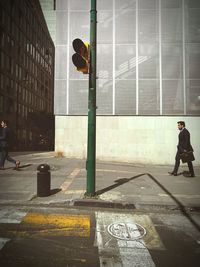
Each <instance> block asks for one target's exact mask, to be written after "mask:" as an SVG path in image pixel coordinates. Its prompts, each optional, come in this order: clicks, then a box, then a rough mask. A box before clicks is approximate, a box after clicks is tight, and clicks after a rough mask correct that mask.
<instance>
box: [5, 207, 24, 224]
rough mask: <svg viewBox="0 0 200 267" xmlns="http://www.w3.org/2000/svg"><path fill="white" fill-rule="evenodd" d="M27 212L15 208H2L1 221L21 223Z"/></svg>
mask: <svg viewBox="0 0 200 267" xmlns="http://www.w3.org/2000/svg"><path fill="white" fill-rule="evenodd" d="M26 214H27V212H23V211H16V210H15V209H4V210H0V223H20V222H21V221H22V219H23V218H24V216H26Z"/></svg>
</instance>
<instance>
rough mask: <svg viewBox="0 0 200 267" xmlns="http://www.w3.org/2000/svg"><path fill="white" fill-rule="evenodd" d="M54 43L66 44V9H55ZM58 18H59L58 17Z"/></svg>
mask: <svg viewBox="0 0 200 267" xmlns="http://www.w3.org/2000/svg"><path fill="white" fill-rule="evenodd" d="M56 16H57V20H56V44H65V45H67V41H68V38H67V37H68V33H67V27H68V12H67V11H56ZM58 18H59V19H58Z"/></svg>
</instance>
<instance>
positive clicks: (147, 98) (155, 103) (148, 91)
mask: <svg viewBox="0 0 200 267" xmlns="http://www.w3.org/2000/svg"><path fill="white" fill-rule="evenodd" d="M139 114H140V115H152V114H153V115H156V114H160V91H159V81H158V80H139Z"/></svg>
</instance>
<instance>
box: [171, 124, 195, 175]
mask: <svg viewBox="0 0 200 267" xmlns="http://www.w3.org/2000/svg"><path fill="white" fill-rule="evenodd" d="M177 123H178V129H179V130H180V133H179V136H178V139H179V142H178V145H177V153H176V157H175V166H174V170H173V171H172V172H169V174H171V175H174V176H177V173H178V168H179V165H180V159H181V156H180V154H181V153H184V152H188V151H191V152H192V160H194V155H193V148H192V146H191V143H190V133H189V131H188V130H187V129H186V128H185V122H184V121H178V122H177ZM187 164H188V168H189V171H190V177H195V174H194V169H193V164H192V161H188V162H187Z"/></svg>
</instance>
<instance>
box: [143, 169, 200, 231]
mask: <svg viewBox="0 0 200 267" xmlns="http://www.w3.org/2000/svg"><path fill="white" fill-rule="evenodd" d="M147 175H148V176H149V178H151V180H153V181H154V182H155V183H156V184H157V185H158V186H159V187H160V188H161V189H162V190H163V191H164V192H165V193H166V194H167V195H169V196H170V197H171V198H172V199H173V200H174V202H175V203H176V204H177V205H178V207H179V209H180V211H181V213H182V214H183V215H184V216H185V217H186V218H187V219H188V220H189V221H190V222H191V223H192V225H193V226H194V227H195V228H196V229H197V230H198V231H199V232H200V226H199V225H198V223H196V222H195V220H194V219H193V218H192V217H191V216H190V215H189V214H188V212H187V209H186V208H185V207H184V206H183V204H182V203H181V202H180V201H179V200H178V199H177V198H176V197H175V196H173V195H172V193H171V192H170V191H169V190H167V189H166V188H165V187H164V186H163V185H162V184H161V183H159V182H158V181H157V180H156V178H155V177H153V176H152V175H151V174H150V173H147Z"/></svg>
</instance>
